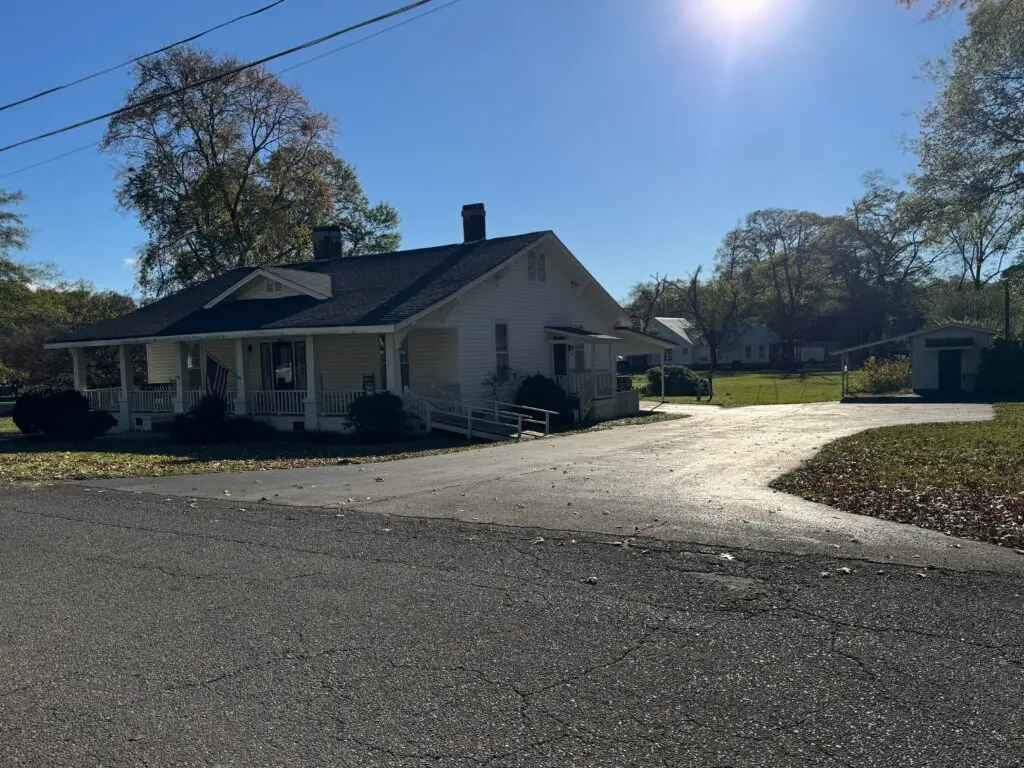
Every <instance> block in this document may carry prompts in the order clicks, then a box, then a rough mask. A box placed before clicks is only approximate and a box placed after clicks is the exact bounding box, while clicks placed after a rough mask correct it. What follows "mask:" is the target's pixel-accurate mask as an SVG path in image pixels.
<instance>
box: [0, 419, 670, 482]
mask: <svg viewBox="0 0 1024 768" xmlns="http://www.w3.org/2000/svg"><path fill="white" fill-rule="evenodd" d="M679 418H684V417H683V416H682V415H681V414H669V413H658V414H648V415H643V416H635V417H631V418H625V419H617V420H615V421H608V422H604V423H602V424H599V425H597V426H596V427H590V428H589V429H609V428H613V427H617V426H632V425H636V424H653V423H657V422H662V421H672V420H675V419H679ZM8 421H9V420H8ZM12 426H13V425H12ZM579 431H581V430H570V431H567V432H564V433H559V434H574V433H576V432H579ZM582 431H586V430H582ZM557 436H558V435H557V434H556V435H553V436H552V438H547V439H553V438H555V437H557ZM493 445H498V444H496V443H467V442H466V439H465V438H460V437H458V436H456V435H452V436H450V437H446V436H444V433H443V432H435V433H433V434H432V435H429V436H425V437H422V438H420V439H417V440H411V441H408V442H404V443H391V444H387V445H379V444H377V445H358V444H355V443H353V442H350V441H340V440H339V441H337V442H324V441H313V440H309V441H300V440H296V441H289V440H285V439H281V440H271V441H266V442H247V443H225V444H222V445H210V446H200V447H190V446H178V445H172V444H171V443H169V442H168V441H167V440H166V439H164V438H162V437H160V436H142V435H128V436H124V437H121V436H110V437H105V438H101V439H99V440H93V441H90V442H81V443H53V442H45V441H43V440H41V439H39V438H21V439H13V440H3V441H0V485H3V484H7V483H11V482H62V481H69V480H87V479H90V478H101V477H148V476H157V475H192V474H206V473H209V472H243V471H247V470H264V469H293V468H298V467H325V466H332V465H337V464H339V463H341V462H343V461H345V460H349V461H352V462H358V463H369V462H374V461H392V460H395V459H405V458H413V457H416V456H430V455H434V454H439V453H452V452H455V451H465V450H471V449H474V448H484V447H488V446H493Z"/></svg>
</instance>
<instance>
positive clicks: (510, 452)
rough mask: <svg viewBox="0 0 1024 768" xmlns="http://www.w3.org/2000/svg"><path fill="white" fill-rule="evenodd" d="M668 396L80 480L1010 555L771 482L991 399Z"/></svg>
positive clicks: (835, 548)
mask: <svg viewBox="0 0 1024 768" xmlns="http://www.w3.org/2000/svg"><path fill="white" fill-rule="evenodd" d="M666 407H667V408H671V409H674V410H679V411H685V412H686V413H689V414H691V416H690V418H687V419H684V420H681V421H672V422H664V423H659V424H652V425H646V426H639V427H620V428H615V429H610V430H604V431H595V432H589V433H585V434H579V435H574V436H567V437H559V438H551V439H546V440H539V441H530V442H525V443H521V444H516V445H500V446H494V447H490V448H483V449H480V450H476V451H470V452H463V453H457V454H448V455H441V456H431V457H425V458H418V459H410V460H404V461H396V462H388V463H383V464H377V465H374V464H368V465H359V466H354V465H350V466H339V467H335V468H317V469H304V470H286V471H275V472H251V473H240V474H224V475H205V476H202V475H200V476H193V477H168V478H157V479H133V480H110V481H100V482H90V483H88V485H91V486H96V487H104V488H111V489H120V490H128V491H141V492H150V493H156V494H162V495H168V496H187V497H193V498H202V497H205V498H210V499H226V498H230V499H232V500H233V501H235V502H238V503H243V502H244V503H253V502H256V501H259V500H261V499H262V500H266V501H268V502H271V503H274V504H289V505H298V506H317V507H321V506H323V507H339V508H347V509H355V510H363V511H373V512H378V513H383V514H386V515H409V516H415V517H435V518H453V519H458V520H463V521H468V522H484V523H498V524H502V525H514V526H535V527H541V528H549V529H560V530H574V531H589V532H598V533H604V534H609V535H613V536H617V537H620V538H621V537H623V536H629V535H633V534H642V535H644V536H650V537H656V538H659V539H664V540H676V541H687V542H701V543H706V544H711V545H715V546H719V547H743V548H747V549H764V550H772V551H785V552H791V553H802V552H818V553H830V554H835V553H836V552H842V553H843V554H844V555H846V556H855V557H864V558H870V559H873V560H893V561H898V562H904V563H911V564H913V563H921V562H928V563H932V564H935V565H942V566H949V567H961V566H962V567H966V568H974V567H977V565H978V563H979V558H981V561H983V562H985V563H987V564H989V566H990V567H993V568H996V567H1004V566H1005V567H1008V568H1011V569H1015V568H1018V567H1019V566H1020V562H1019V560H1020V556H1019V555H1015V554H1013V553H1012V552H1008V551H1003V550H998V549H996V548H993V547H989V546H986V545H981V544H974V543H971V542H959V541H956V540H953V539H950V538H948V537H946V536H943V535H941V534H938V533H934V532H930V531H925V530H922V529H918V528H914V527H911V526H905V525H898V524H895V523H890V522H886V521H881V520H875V519H872V518H866V517H861V516H858V515H851V514H847V513H844V512H839V511H837V510H834V509H831V508H828V507H824V506H821V505H818V504H812V503H809V502H805V501H803V500H801V499H797V498H794V497H792V496H789V495H787V494H780V493H777V492H775V491H773V490H771V489H769V488H768V487H767V484H768V483H769V482H770V481H771V480H772V479H774V478H775V477H777V476H778V475H780V474H782V473H783V472H786V471H788V470H789V469H791V468H793V467H795V466H797V465H798V464H799V463H800V462H801V461H803V460H804V459H806V458H808V457H810V456H812V455H813V454H814V452H815V451H816V450H817V449H818V448H820V447H821V446H822V445H824V444H825V443H827V442H829V441H831V440H834V439H836V438H838V437H842V436H844V435H848V434H852V433H855V432H859V431H861V430H865V429H870V428H873V427H880V426H889V425H895V424H910V423H924V422H946V421H980V420H985V419H990V418H992V415H993V412H992V409H991V408H990V407H989V406H987V405H949V404H923V403H907V404H872V405H852V404H850V405H842V404H839V403H820V404H808V405H781V406H763V407H753V408H732V409H718V408H712V407H706V406H704V407H702V406H689V407H684V406H666Z"/></svg>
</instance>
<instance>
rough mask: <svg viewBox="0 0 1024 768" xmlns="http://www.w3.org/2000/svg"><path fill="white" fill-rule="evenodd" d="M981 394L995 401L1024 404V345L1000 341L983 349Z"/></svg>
mask: <svg viewBox="0 0 1024 768" xmlns="http://www.w3.org/2000/svg"><path fill="white" fill-rule="evenodd" d="M977 391H978V394H979V395H984V396H985V397H989V398H992V399H993V400H1024V344H1021V342H1019V341H1014V340H1007V339H996V340H995V341H994V342H993V343H992V346H991V347H989V348H988V349H983V350H982V351H981V363H980V364H979V365H978V379H977Z"/></svg>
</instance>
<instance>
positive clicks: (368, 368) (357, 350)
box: [255, 334, 384, 392]
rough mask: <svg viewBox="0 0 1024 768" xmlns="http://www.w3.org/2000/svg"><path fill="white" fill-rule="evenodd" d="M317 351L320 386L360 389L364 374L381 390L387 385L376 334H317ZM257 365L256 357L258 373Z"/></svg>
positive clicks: (315, 350)
mask: <svg viewBox="0 0 1024 768" xmlns="http://www.w3.org/2000/svg"><path fill="white" fill-rule="evenodd" d="M314 353H315V360H316V384H317V388H318V389H323V390H341V391H345V392H358V391H360V390H361V389H362V387H363V375H364V374H373V377H374V381H375V382H376V385H377V389H378V391H379V390H382V389H384V382H382V381H381V380H380V347H379V343H378V340H377V336H376V335H373V334H355V335H347V336H316V337H315V344H314ZM258 369H259V359H258V358H257V376H258V373H259V370H258ZM255 380H256V381H259V378H257V379H255ZM256 386H259V385H258V384H257V385H256Z"/></svg>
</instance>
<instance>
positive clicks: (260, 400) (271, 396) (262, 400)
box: [248, 390, 306, 416]
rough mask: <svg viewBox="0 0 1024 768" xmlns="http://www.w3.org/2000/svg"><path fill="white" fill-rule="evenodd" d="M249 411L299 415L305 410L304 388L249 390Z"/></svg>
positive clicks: (263, 413) (261, 413) (264, 413)
mask: <svg viewBox="0 0 1024 768" xmlns="http://www.w3.org/2000/svg"><path fill="white" fill-rule="evenodd" d="M248 397H249V412H250V413H254V414H260V415H282V416H299V415H301V414H303V413H304V412H305V404H304V402H303V401H304V400H305V399H306V392H305V391H304V390H277V391H273V390H262V391H256V392H249V394H248Z"/></svg>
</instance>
